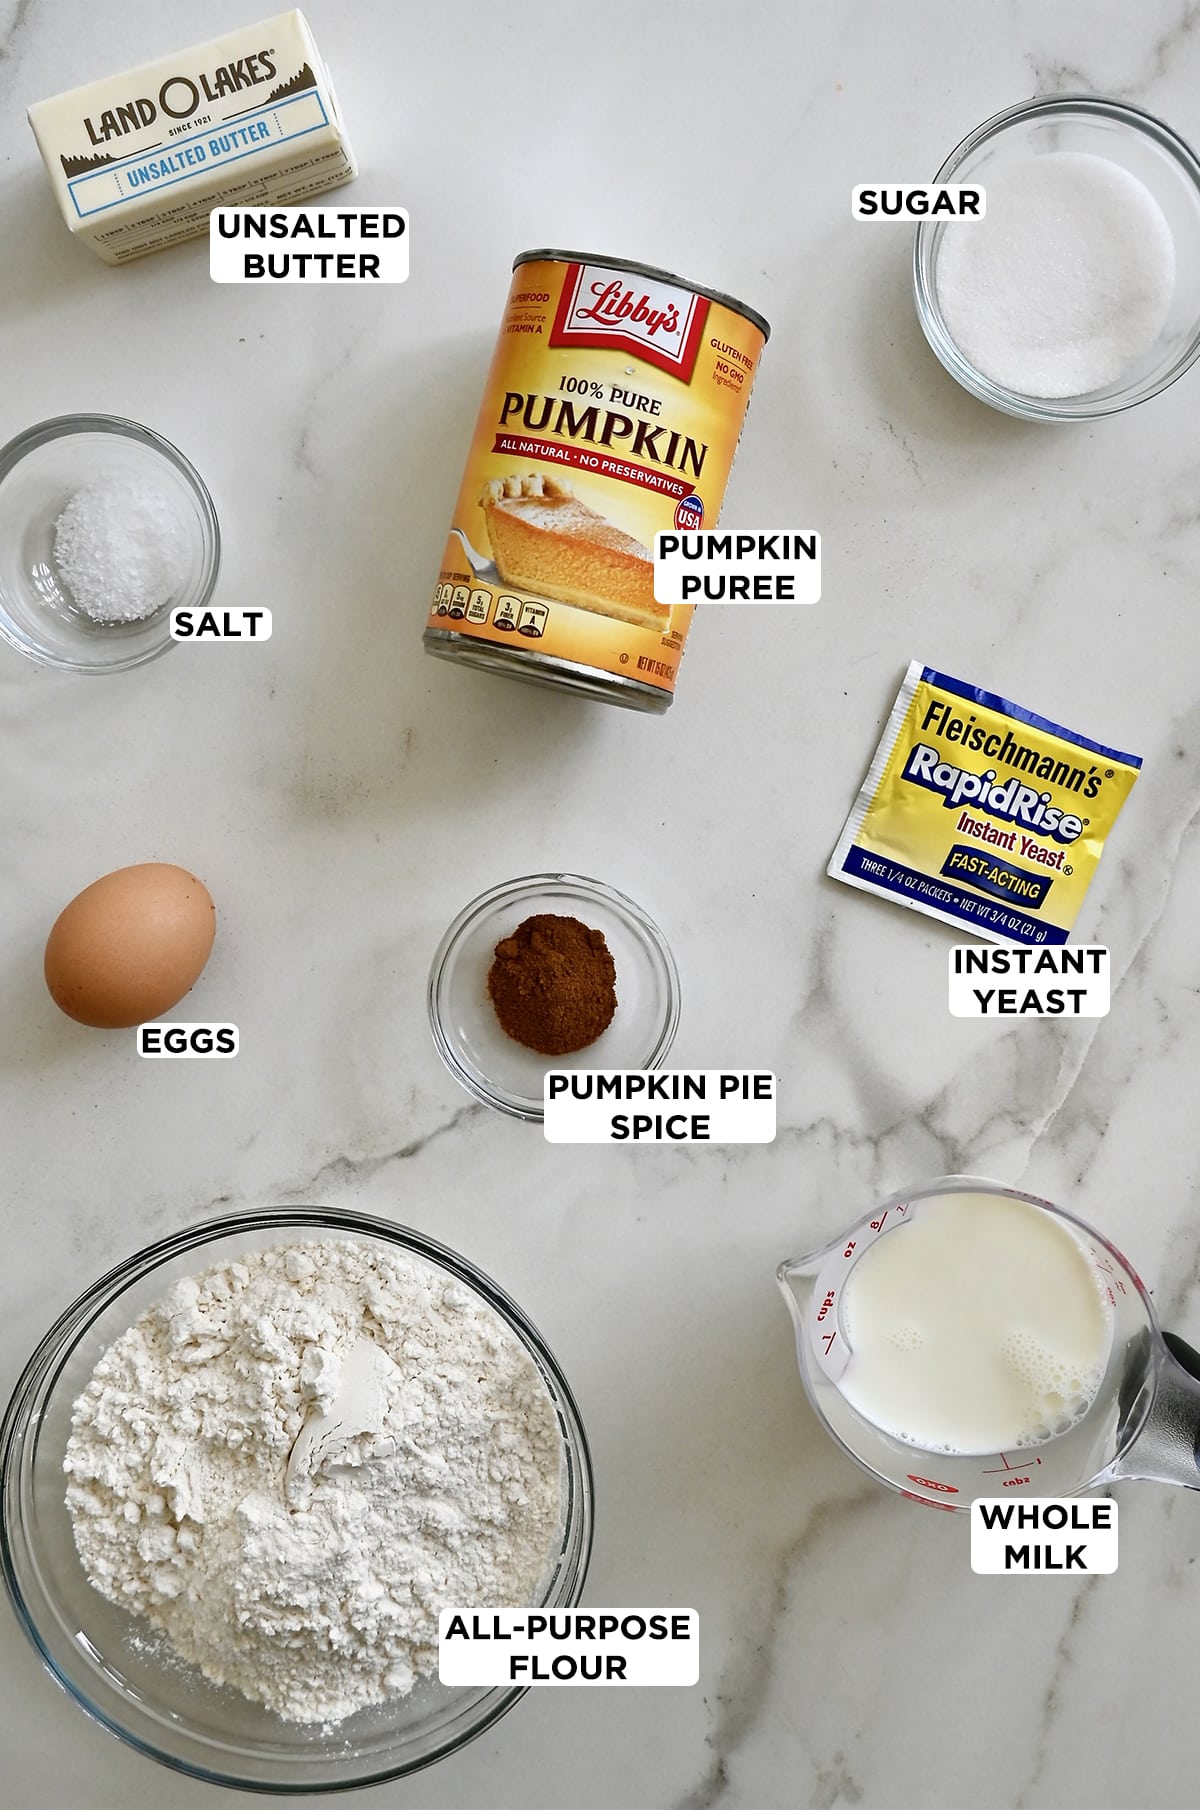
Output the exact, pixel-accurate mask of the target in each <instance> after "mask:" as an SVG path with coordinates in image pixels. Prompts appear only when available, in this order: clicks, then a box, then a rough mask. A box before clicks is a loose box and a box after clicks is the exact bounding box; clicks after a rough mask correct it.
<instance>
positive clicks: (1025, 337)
mask: <svg viewBox="0 0 1200 1810" xmlns="http://www.w3.org/2000/svg"><path fill="white" fill-rule="evenodd" d="M935 181H936V182H939V183H943V182H947V183H962V184H967V185H971V186H982V188H983V190H984V196H985V206H984V213H983V216H982V218H981V219H979V220H967V219H962V220H950V221H945V220H943V221H937V222H934V221H933V220H925V221H922V223H921V225H920V226H919V227H918V228H917V237H916V247H915V251H914V258H913V285H914V290H915V294H916V304H917V314H918V316H919V318H920V322H921V326H922V328H923V329H924V332H925V337H926V338H927V339H928V341H929V343H930V345H931V346H932V348H933V350H934V352H936V354H937V356H938V358H939V359H940V360H941V362H942V363H943V365H945V367H946V369H947V370H948V371H949V372H950V375H951V376H952V377H954V378H956V379H957V380H958V382H959V383H960V384H962V386H963V388H964V389H967V390H969V391H970V392H971V394H972V395H974V396H978V397H979V398H980V400H981V401H983V402H987V403H990V404H991V406H992V407H993V408H997V409H1002V410H1003V411H1004V412H1005V413H1006V414H1009V415H1017V416H1019V417H1021V418H1022V419H1024V420H1027V421H1083V420H1090V419H1093V418H1094V417H1096V416H1099V415H1113V414H1116V413H1118V411H1120V410H1121V409H1127V408H1132V407H1133V406H1134V404H1135V403H1138V402H1145V401H1146V400H1147V399H1148V398H1149V397H1151V396H1156V395H1158V394H1159V392H1160V391H1161V390H1165V389H1166V387H1167V386H1168V384H1171V383H1174V381H1175V379H1176V378H1177V377H1181V376H1182V375H1183V373H1184V372H1185V371H1186V370H1187V369H1188V367H1189V365H1191V364H1193V363H1194V362H1195V360H1196V358H1197V357H1200V161H1198V160H1197V158H1196V155H1195V153H1194V152H1193V151H1192V150H1191V148H1190V147H1189V146H1188V145H1187V144H1186V143H1185V142H1184V140H1183V139H1182V138H1180V137H1179V136H1178V134H1177V133H1175V132H1173V131H1172V130H1171V128H1170V127H1169V126H1167V125H1164V124H1163V122H1162V121H1161V120H1159V119H1156V118H1155V117H1154V115H1153V114H1150V113H1144V112H1142V111H1141V110H1140V109H1139V108H1136V107H1129V106H1126V105H1125V103H1124V102H1123V101H1113V100H1106V99H1104V98H1103V97H1101V96H1099V95H1091V94H1058V95H1045V96H1042V97H1040V98H1038V99H1035V100H1031V101H1026V102H1023V103H1022V104H1021V105H1020V106H1017V107H1010V108H1009V109H1008V110H1007V111H1006V112H1004V113H998V114H996V115H995V117H994V118H992V119H989V120H985V121H984V123H983V125H981V126H979V127H978V128H977V130H976V131H974V132H972V133H971V134H970V136H969V137H968V138H965V139H964V140H963V142H962V144H960V145H959V146H958V147H957V148H956V149H955V150H954V151H952V152H951V154H950V156H949V157H948V158H947V159H946V162H945V163H944V164H943V165H942V167H941V169H940V170H939V171H938V173H937V176H936V178H935Z"/></svg>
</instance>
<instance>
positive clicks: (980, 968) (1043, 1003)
mask: <svg viewBox="0 0 1200 1810" xmlns="http://www.w3.org/2000/svg"><path fill="white" fill-rule="evenodd" d="M1108 1006H1109V955H1108V950H1107V949H1106V948H1104V947H1103V946H1102V945H1101V944H1091V943H1061V944H1058V945H1057V946H1055V947H1053V948H1041V949H1002V948H995V947H993V945H992V944H991V943H958V944H956V945H955V947H954V948H953V949H952V950H951V951H950V1011H951V1014H952V1015H953V1016H954V1017H955V1018H1104V1017H1106V1016H1107V1015H1108Z"/></svg>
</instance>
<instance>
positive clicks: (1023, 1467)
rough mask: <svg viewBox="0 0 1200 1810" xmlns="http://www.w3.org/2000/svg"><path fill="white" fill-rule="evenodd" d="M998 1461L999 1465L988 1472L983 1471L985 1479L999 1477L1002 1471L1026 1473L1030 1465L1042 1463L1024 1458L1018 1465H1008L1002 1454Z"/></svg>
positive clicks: (1036, 1459)
mask: <svg viewBox="0 0 1200 1810" xmlns="http://www.w3.org/2000/svg"><path fill="white" fill-rule="evenodd" d="M1000 1459H1001V1463H1000V1464H999V1465H997V1466H993V1468H992V1469H991V1470H990V1471H984V1473H983V1474H984V1476H985V1477H999V1476H1000V1474H1001V1472H1002V1471H1027V1470H1028V1469H1029V1467H1030V1466H1031V1465H1034V1464H1040V1463H1041V1462H1042V1461H1041V1459H1040V1458H1026V1459H1024V1460H1023V1461H1022V1463H1020V1464H1010V1463H1009V1462H1008V1459H1007V1458H1006V1457H1005V1455H1004V1453H1003V1452H1001V1453H1000ZM1026 1481H1028V1479H1026Z"/></svg>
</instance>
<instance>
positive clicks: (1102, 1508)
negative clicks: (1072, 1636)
mask: <svg viewBox="0 0 1200 1810" xmlns="http://www.w3.org/2000/svg"><path fill="white" fill-rule="evenodd" d="M1116 1569H1117V1505H1116V1503H1115V1502H1110V1501H1109V1499H1108V1498H1107V1496H1063V1497H1057V1496H1022V1497H1020V1498H1017V1497H1014V1496H979V1497H977V1498H976V1500H975V1501H974V1502H972V1504H971V1570H972V1571H975V1572H979V1573H981V1574H982V1575H983V1576H985V1577H1085V1576H1089V1575H1095V1574H1103V1575H1105V1576H1107V1575H1109V1574H1110V1573H1112V1572H1114V1571H1115V1570H1116Z"/></svg>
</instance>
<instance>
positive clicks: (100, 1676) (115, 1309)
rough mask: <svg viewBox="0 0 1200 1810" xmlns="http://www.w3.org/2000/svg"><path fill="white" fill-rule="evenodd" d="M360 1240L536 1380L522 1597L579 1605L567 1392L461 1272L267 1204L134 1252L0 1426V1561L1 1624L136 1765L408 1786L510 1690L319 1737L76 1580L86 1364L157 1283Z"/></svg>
mask: <svg viewBox="0 0 1200 1810" xmlns="http://www.w3.org/2000/svg"><path fill="white" fill-rule="evenodd" d="M327 1239H336V1240H353V1241H356V1242H357V1241H363V1242H365V1243H366V1244H367V1246H368V1247H375V1248H377V1249H379V1250H381V1251H384V1252H387V1253H390V1254H393V1255H398V1256H401V1257H406V1258H410V1259H412V1260H414V1261H415V1262H418V1263H420V1264H424V1265H428V1266H430V1267H431V1268H432V1269H433V1270H434V1271H435V1272H436V1273H437V1274H438V1275H439V1276H440V1277H443V1278H445V1279H446V1280H447V1281H449V1282H451V1283H454V1284H457V1285H461V1286H464V1287H465V1288H466V1289H467V1290H469V1291H472V1293H473V1294H474V1295H475V1296H477V1297H478V1298H479V1302H480V1303H481V1304H482V1305H483V1306H484V1307H485V1308H488V1309H490V1310H491V1311H492V1313H494V1314H495V1315H496V1316H497V1317H498V1319H499V1320H500V1321H501V1322H503V1325H504V1327H505V1328H507V1330H508V1331H509V1332H511V1333H512V1334H513V1335H515V1338H516V1339H517V1340H518V1341H519V1343H520V1345H521V1346H522V1347H523V1349H524V1351H525V1353H526V1354H527V1356H528V1357H529V1359H530V1361H531V1363H532V1364H533V1366H534V1367H535V1369H536V1371H537V1374H538V1376H539V1377H540V1381H541V1384H542V1385H543V1386H544V1388H545V1391H546V1394H547V1397H548V1399H549V1402H550V1404H551V1407H552V1410H553V1417H554V1420H555V1422H556V1424H557V1428H558V1433H559V1436H560V1439H561V1466H562V1468H561V1517H560V1526H559V1529H558V1534H557V1537H555V1538H552V1540H551V1541H550V1542H549V1543H548V1546H547V1551H546V1554H545V1564H544V1569H543V1574H542V1578H541V1581H540V1584H539V1586H538V1589H537V1591H536V1593H535V1595H536V1601H537V1603H538V1604H539V1605H540V1606H551V1607H569V1606H571V1605H573V1604H575V1603H577V1602H578V1600H579V1597H580V1594H581V1592H582V1589H583V1583H584V1578H585V1575H586V1572H587V1565H588V1558H589V1555H590V1550H591V1538H592V1473H591V1461H590V1458H589V1455H588V1447H587V1439H586V1436H585V1434H584V1429H583V1424H582V1422H581V1420H580V1418H579V1413H578V1410H577V1408H576V1406H575V1403H574V1400H573V1398H572V1396H571V1391H570V1389H569V1387H568V1385H567V1382H566V1379H565V1378H564V1376H563V1374H562V1372H561V1371H560V1369H559V1367H558V1365H557V1363H556V1362H555V1359H554V1357H553V1356H552V1354H551V1353H550V1351H549V1350H548V1348H547V1347H546V1344H545V1342H544V1341H543V1339H542V1338H541V1336H540V1334H539V1333H538V1332H537V1330H536V1328H535V1327H534V1326H533V1325H532V1324H531V1322H530V1321H529V1320H528V1319H527V1318H526V1316H525V1315H524V1314H523V1313H522V1311H521V1309H520V1308H519V1307H517V1305H516V1304H515V1303H514V1302H513V1301H511V1300H510V1299H509V1298H508V1296H507V1295H505V1294H504V1293H503V1291H502V1290H501V1289H499V1288H498V1287H497V1285H496V1284H495V1283H494V1282H492V1281H491V1280H490V1279H489V1278H488V1277H487V1276H485V1275H484V1274H483V1273H482V1272H481V1271H479V1270H478V1269H476V1268H475V1267H474V1265H473V1264H471V1263H469V1262H467V1260H466V1259H465V1258H463V1257H461V1256H459V1255H458V1254H457V1253H455V1252H454V1251H451V1250H449V1249H447V1248H446V1247H444V1246H442V1245H440V1244H437V1243H435V1242H434V1241H433V1240H432V1239H429V1238H425V1237H424V1236H422V1235H421V1234H419V1233H417V1232H414V1231H411V1230H410V1229H408V1228H406V1227H402V1226H395V1225H392V1224H389V1223H388V1222H386V1221H384V1220H378V1219H371V1218H366V1217H364V1216H361V1215H358V1214H354V1213H343V1212H337V1211H333V1210H329V1209H325V1208H321V1207H279V1208H273V1209H264V1210H261V1211H257V1212H246V1213H239V1214H236V1215H231V1216H229V1217H226V1218H223V1219H219V1220H212V1221H209V1222H207V1223H206V1224H203V1225H199V1226H195V1227H192V1228H190V1229H188V1230H186V1231H183V1232H180V1233H177V1234H176V1235H175V1236H174V1237H171V1238H167V1239H164V1240H163V1241H162V1242H161V1243H158V1244H155V1245H152V1246H150V1247H149V1248H147V1249H146V1250H143V1251H139V1252H138V1253H137V1255H136V1256H134V1257H131V1258H130V1259H129V1260H128V1261H127V1262H126V1263H123V1264H122V1265H120V1267H119V1268H117V1269H115V1270H113V1271H111V1272H110V1274H108V1275H107V1276H104V1277H102V1278H101V1279H100V1280H99V1281H98V1282H97V1283H95V1284H94V1285H93V1287H91V1288H90V1289H89V1290H88V1291H87V1292H86V1294H84V1295H82V1296H81V1297H80V1299H79V1300H78V1301H76V1302H75V1304H74V1306H72V1307H70V1308H69V1309H68V1310H67V1312H66V1313H64V1314H63V1315H62V1316H61V1318H60V1319H59V1320H58V1321H57V1323H56V1324H55V1325H54V1326H53V1327H52V1328H51V1329H50V1331H49V1332H48V1333H47V1335H46V1337H45V1338H44V1339H43V1340H42V1342H41V1344H40V1345H39V1347H38V1349H37V1351H36V1352H35V1353H34V1355H33V1356H32V1358H31V1359H30V1361H29V1363H28V1365H27V1366H26V1369H25V1372H24V1374H23V1376H22V1377H21V1379H20V1381H19V1382H18V1384H17V1387H16V1390H15V1391H14V1394H13V1397H12V1400H11V1402H10V1403H9V1406H8V1409H7V1411H6V1413H5V1416H4V1420H3V1423H2V1424H0V1564H2V1567H3V1573H4V1579H5V1583H6V1585H7V1587H8V1591H9V1595H10V1597H11V1600H12V1602H13V1605H14V1607H15V1609H16V1613H17V1616H18V1618H19V1620H20V1621H21V1623H22V1625H23V1626H24V1628H25V1630H26V1632H27V1633H28V1635H29V1636H30V1638H31V1640H32V1641H33V1643H34V1645H35V1646H36V1648H37V1650H38V1652H39V1653H40V1655H41V1657H42V1659H43V1660H44V1661H45V1663H46V1665H47V1667H48V1668H49V1670H50V1672H51V1673H52V1675H53V1676H54V1678H55V1679H56V1680H57V1682H58V1683H59V1684H61V1685H62V1686H63V1688H64V1690H66V1691H67V1693H68V1694H69V1695H70V1696H71V1697H73V1698H74V1700H75V1701H76V1702H77V1703H78V1704H79V1705H80V1706H81V1707H82V1708H83V1709H84V1710H86V1711H87V1713H88V1714H89V1715H90V1716H92V1717H93V1718H94V1719H95V1720H96V1721H98V1722H100V1723H101V1724H102V1725H103V1726H104V1727H105V1728H107V1729H109V1730H110V1731H111V1732H112V1733H113V1734H116V1735H118V1736H120V1737H121V1738H122V1739H123V1740H125V1741H127V1742H129V1743H130V1745H131V1746H133V1747H136V1748H138V1749H139V1750H140V1751H141V1752H142V1753H145V1754H147V1755H149V1756H150V1757H151V1758H153V1759H156V1760H160V1761H162V1762H164V1763H165V1764H167V1765H169V1766H173V1767H175V1768H177V1769H178V1770H179V1771H181V1772H186V1773H190V1774H191V1775H193V1776H194V1777H198V1778H204V1779H208V1780H211V1781H214V1782H216V1783H219V1784H223V1785H231V1786H237V1787H241V1788H243V1789H250V1790H258V1791H265V1792H274V1793H291V1792H297V1793H299V1792H320V1791H337V1790H343V1789H347V1788H349V1787H351V1786H356V1785H368V1784H372V1783H376V1782H378V1781H380V1780H383V1779H389V1778H395V1777H398V1776H400V1775H401V1774H404V1773H408V1772H413V1771H416V1770H417V1769H418V1768H420V1767H422V1766H428V1765H430V1764H431V1763H432V1762H433V1761H435V1760H439V1759H441V1758H443V1757H444V1756H445V1755H446V1754H449V1753H452V1752H454V1751H455V1749H457V1748H459V1747H461V1746H462V1745H463V1744H464V1743H465V1742H467V1741H470V1740H471V1739H473V1737H474V1736H476V1735H478V1734H480V1733H481V1732H482V1731H483V1730H484V1729H486V1728H488V1727H490V1725H491V1724H492V1723H493V1722H495V1721H496V1720H497V1719H498V1718H499V1717H500V1716H502V1715H504V1713H505V1712H506V1711H507V1710H508V1709H510V1708H511V1707H512V1705H513V1704H514V1703H515V1702H516V1701H517V1699H518V1698H519V1697H520V1696H522V1695H523V1692H522V1691H521V1690H519V1689H513V1690H504V1689H485V1688H480V1689H450V1688H448V1687H446V1686H443V1685H441V1684H440V1683H438V1681H437V1679H436V1677H435V1678H433V1679H427V1680H425V1681H424V1682H418V1683H417V1685H416V1686H415V1688H414V1689H413V1690H412V1691H411V1692H410V1693H409V1694H408V1695H406V1696H398V1697H394V1698H389V1699H388V1700H387V1701H385V1702H384V1703H382V1704H378V1705H375V1706H371V1707H368V1708H364V1709H360V1710H358V1711H356V1712H355V1713H354V1714H353V1715H351V1716H349V1717H348V1718H347V1719H345V1720H343V1721H340V1722H337V1723H334V1724H321V1723H307V1722H306V1723H297V1722H291V1721H286V1720H284V1719H282V1718H281V1717H280V1716H278V1715H275V1714H273V1713H271V1712H270V1711H268V1710H266V1709H264V1708H263V1706H262V1705H261V1704H258V1703H255V1702H252V1701H251V1700H250V1699H249V1698H248V1697H246V1696H244V1695H242V1693H241V1692H240V1691H237V1690H235V1689H233V1688H232V1687H230V1686H227V1685H226V1686H217V1685H214V1684H212V1683H210V1682H209V1681H208V1680H207V1679H206V1678H205V1677H204V1676H203V1675H202V1673H201V1672H200V1671H199V1670H198V1669H197V1668H196V1667H194V1666H192V1665H188V1664H185V1663H184V1662H183V1661H181V1660H180V1658H179V1657H178V1655H177V1653H176V1652H175V1650H174V1648H173V1647H172V1646H171V1644H170V1643H169V1642H168V1641H167V1639H166V1637H165V1636H164V1635H162V1634H159V1633H156V1632H155V1630H154V1629H153V1628H152V1626H151V1625H150V1623H149V1622H148V1621H147V1620H146V1619H145V1618H144V1617H142V1616H134V1615H131V1614H129V1613H128V1612H127V1611H126V1610H124V1609H121V1608H118V1607H117V1606H116V1605H115V1604H114V1603H112V1602H110V1601H108V1600H107V1599H106V1598H105V1597H104V1596H102V1595H101V1594H100V1593H99V1592H98V1591H97V1590H95V1589H94V1588H93V1587H92V1585H91V1584H90V1583H89V1581H88V1578H87V1577H86V1575H85V1573H84V1569H83V1566H82V1565H81V1563H80V1560H79V1556H78V1553H77V1551H76V1545H75V1539H74V1536H73V1532H72V1526H71V1518H70V1515H69V1513H68V1510H67V1507H66V1505H65V1489H64V1486H65V1483H66V1481H67V1479H66V1478H65V1477H64V1474H63V1457H64V1453H65V1451H66V1448H67V1443H68V1440H69V1438H70V1436H71V1416H72V1407H73V1404H74V1403H75V1401H76V1400H77V1398H78V1397H79V1396H80V1395H81V1393H82V1392H83V1390H84V1389H85V1387H86V1386H87V1384H88V1382H89V1379H90V1378H91V1376H92V1373H93V1370H94V1369H95V1366H96V1364H97V1362H98V1360H99V1359H100V1358H101V1356H102V1355H103V1354H104V1353H105V1352H106V1351H107V1350H108V1349H109V1347H110V1346H111V1345H112V1344H113V1343H114V1341H116V1340H117V1339H119V1338H120V1337H121V1336H122V1335H123V1334H124V1333H125V1332H126V1331H127V1329H128V1328H129V1327H130V1326H131V1325H132V1324H133V1323H134V1322H135V1321H137V1320H138V1319H139V1317H140V1316H141V1315H142V1314H143V1313H144V1312H145V1311H146V1310H147V1309H148V1308H150V1307H152V1306H153V1305H155V1304H156V1303H158V1302H160V1301H161V1300H162V1299H163V1297H164V1296H165V1295H166V1294H167V1292H168V1291H169V1290H170V1289H171V1288H172V1286H173V1285H174V1284H176V1283H178V1282H180V1281H182V1280H184V1279H185V1278H188V1277H193V1276H196V1275H198V1274H200V1273H202V1272H204V1271H206V1270H209V1269H211V1268H212V1267H213V1266H215V1265H218V1264H222V1263H227V1262H230V1261H232V1260H234V1259H236V1258H239V1257H245V1256H246V1254H247V1253H249V1252H253V1251H261V1250H267V1249H270V1248H272V1247H279V1246H281V1245H292V1244H308V1243H311V1242H312V1241H314V1240H327Z"/></svg>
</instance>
